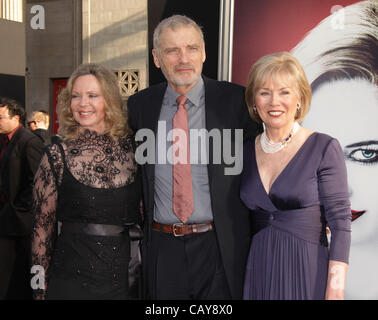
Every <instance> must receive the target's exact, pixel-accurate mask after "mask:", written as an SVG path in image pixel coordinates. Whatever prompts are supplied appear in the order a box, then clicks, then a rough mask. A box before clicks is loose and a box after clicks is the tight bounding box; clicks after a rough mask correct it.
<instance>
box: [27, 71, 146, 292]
mask: <svg viewBox="0 0 378 320" xmlns="http://www.w3.org/2000/svg"><path fill="white" fill-rule="evenodd" d="M57 113H58V118H59V132H58V133H59V135H60V136H61V138H62V140H61V142H56V143H54V144H52V145H50V146H49V147H48V148H47V151H46V153H45V155H44V156H43V158H42V160H41V164H40V167H39V170H38V171H37V173H36V176H35V181H34V182H35V186H34V215H35V225H34V231H33V239H32V262H33V265H34V266H35V268H36V270H43V271H44V273H45V275H46V277H45V279H44V280H45V281H43V279H42V281H37V282H35V283H34V288H33V289H35V290H34V292H35V295H36V298H37V299H127V298H128V264H129V260H130V239H129V235H128V230H127V229H128V225H130V224H133V223H140V213H139V186H138V180H137V170H136V163H135V159H134V148H133V139H132V138H131V135H130V132H129V130H128V128H127V126H126V123H127V122H126V117H125V115H124V114H123V111H122V100H121V97H120V93H119V87H118V82H117V79H116V77H115V76H114V74H113V73H112V72H111V71H109V70H108V69H106V68H104V67H102V66H99V65H96V64H85V65H81V66H79V67H78V68H77V70H76V71H75V72H74V73H73V74H72V75H71V77H70V79H69V80H68V83H67V87H66V88H65V89H63V90H62V93H61V94H60V95H59V103H58V109H57ZM58 221H59V222H61V232H60V233H59V235H58V230H57V229H58V228H57V222H58ZM38 275H39V276H40V275H41V274H38ZM43 282H44V283H43ZM43 285H44V286H43ZM32 286H33V281H32ZM43 287H44V289H43Z"/></svg>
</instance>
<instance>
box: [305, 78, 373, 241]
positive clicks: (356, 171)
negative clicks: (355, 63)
mask: <svg viewBox="0 0 378 320" xmlns="http://www.w3.org/2000/svg"><path fill="white" fill-rule="evenodd" d="M303 126H305V127H307V128H310V129H313V130H315V131H318V132H323V133H327V134H329V135H331V136H333V137H335V138H337V139H338V140H339V142H340V144H341V146H342V148H343V151H344V154H345V163H346V166H347V171H348V184H349V192H350V201H351V208H352V213H353V214H354V216H355V217H358V218H356V219H355V220H354V221H353V223H352V239H353V244H355V245H357V244H364V243H366V242H371V241H373V239H374V238H375V239H377V237H378V192H377V190H378V88H377V86H375V85H374V84H372V83H370V82H368V81H367V80H362V79H345V80H336V81H330V82H326V83H323V84H322V85H321V86H320V87H318V88H317V89H316V90H315V91H314V92H313V97H312V103H311V109H310V112H309V113H308V115H307V116H306V118H305V119H304V121H303ZM374 241H376V240H374Z"/></svg>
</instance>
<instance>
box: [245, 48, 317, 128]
mask: <svg viewBox="0 0 378 320" xmlns="http://www.w3.org/2000/svg"><path fill="white" fill-rule="evenodd" d="M281 77H283V78H284V79H285V80H287V81H288V82H289V83H290V84H291V85H293V86H294V90H295V92H296V94H297V96H298V99H299V101H300V104H301V107H300V110H299V111H297V113H296V116H295V120H296V121H298V122H301V121H302V120H303V118H304V117H305V115H306V114H307V113H308V111H309V109H310V103H311V87H310V84H309V83H308V81H307V78H306V75H305V73H304V70H303V68H302V66H301V65H300V64H299V62H298V60H297V59H295V58H294V57H293V56H292V55H291V54H290V53H288V52H278V53H273V54H269V55H266V56H263V57H262V58H260V59H259V60H258V61H257V62H256V63H255V64H254V65H253V66H252V68H251V71H250V72H249V75H248V81H247V89H246V92H245V100H246V103H247V106H248V111H249V114H250V115H251V117H252V118H253V119H254V120H256V121H257V122H259V123H261V122H262V121H261V119H260V117H259V115H258V114H256V113H255V112H254V110H253V107H254V105H255V97H256V93H257V91H258V90H259V89H261V88H262V87H263V85H264V84H265V83H266V82H267V81H268V80H269V79H271V80H273V81H277V80H278V78H281Z"/></svg>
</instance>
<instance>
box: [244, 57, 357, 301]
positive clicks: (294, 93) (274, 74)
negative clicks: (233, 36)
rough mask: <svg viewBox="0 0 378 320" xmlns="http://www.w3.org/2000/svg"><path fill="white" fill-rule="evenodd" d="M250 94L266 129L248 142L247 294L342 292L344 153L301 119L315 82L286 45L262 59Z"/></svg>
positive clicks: (346, 226) (347, 215) (347, 214)
mask: <svg viewBox="0 0 378 320" xmlns="http://www.w3.org/2000/svg"><path fill="white" fill-rule="evenodd" d="M246 101H247V104H248V108H249V111H250V114H251V117H252V118H254V119H255V120H256V121H258V122H260V123H261V122H262V123H263V125H264V132H263V133H262V134H261V135H259V136H257V137H256V140H255V141H252V140H250V141H247V142H246V143H245V145H244V166H243V168H244V169H243V174H242V182H241V190H240V194H241V198H242V200H243V201H244V203H245V204H246V206H248V208H249V209H250V210H251V215H252V221H253V222H252V223H253V238H252V243H251V248H250V253H249V258H248V262H247V268H246V275H245V285H244V299H343V297H344V285H345V278H346V272H347V268H348V256H349V247H350V237H351V229H350V222H351V211H350V202H349V194H348V187H347V177H346V168H345V162H344V155H343V152H342V150H341V147H340V144H339V142H338V141H337V140H336V139H334V138H332V137H330V136H328V135H326V134H322V133H318V132H314V131H311V130H309V129H306V128H303V127H301V126H300V125H299V123H300V122H301V121H302V120H303V118H304V116H305V115H306V113H307V112H308V110H309V106H310V102H311V88H310V85H309V83H308V81H307V79H306V76H305V74H304V71H303V69H302V67H301V66H300V64H299V63H298V61H297V60H296V59H295V58H294V57H293V56H292V55H290V54H289V53H286V52H282V53H276V54H271V55H268V56H265V57H262V58H261V59H260V60H258V61H257V62H256V63H255V65H254V66H253V67H252V69H251V71H250V74H249V78H248V84H247V90H246ZM324 116H325V117H326V116H327V115H326V114H325V115H324ZM327 225H328V227H329V228H330V230H331V241H330V246H328V239H327V236H326V227H327Z"/></svg>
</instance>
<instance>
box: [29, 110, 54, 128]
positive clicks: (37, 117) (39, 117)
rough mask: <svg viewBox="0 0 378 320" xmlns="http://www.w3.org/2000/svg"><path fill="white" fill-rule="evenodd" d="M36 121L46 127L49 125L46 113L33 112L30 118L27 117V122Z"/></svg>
mask: <svg viewBox="0 0 378 320" xmlns="http://www.w3.org/2000/svg"><path fill="white" fill-rule="evenodd" d="M31 121H37V122H42V123H43V124H44V125H45V126H46V127H48V126H49V124H50V117H49V115H48V114H47V113H46V112H42V111H33V112H32V114H31V115H30V117H28V122H31Z"/></svg>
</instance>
